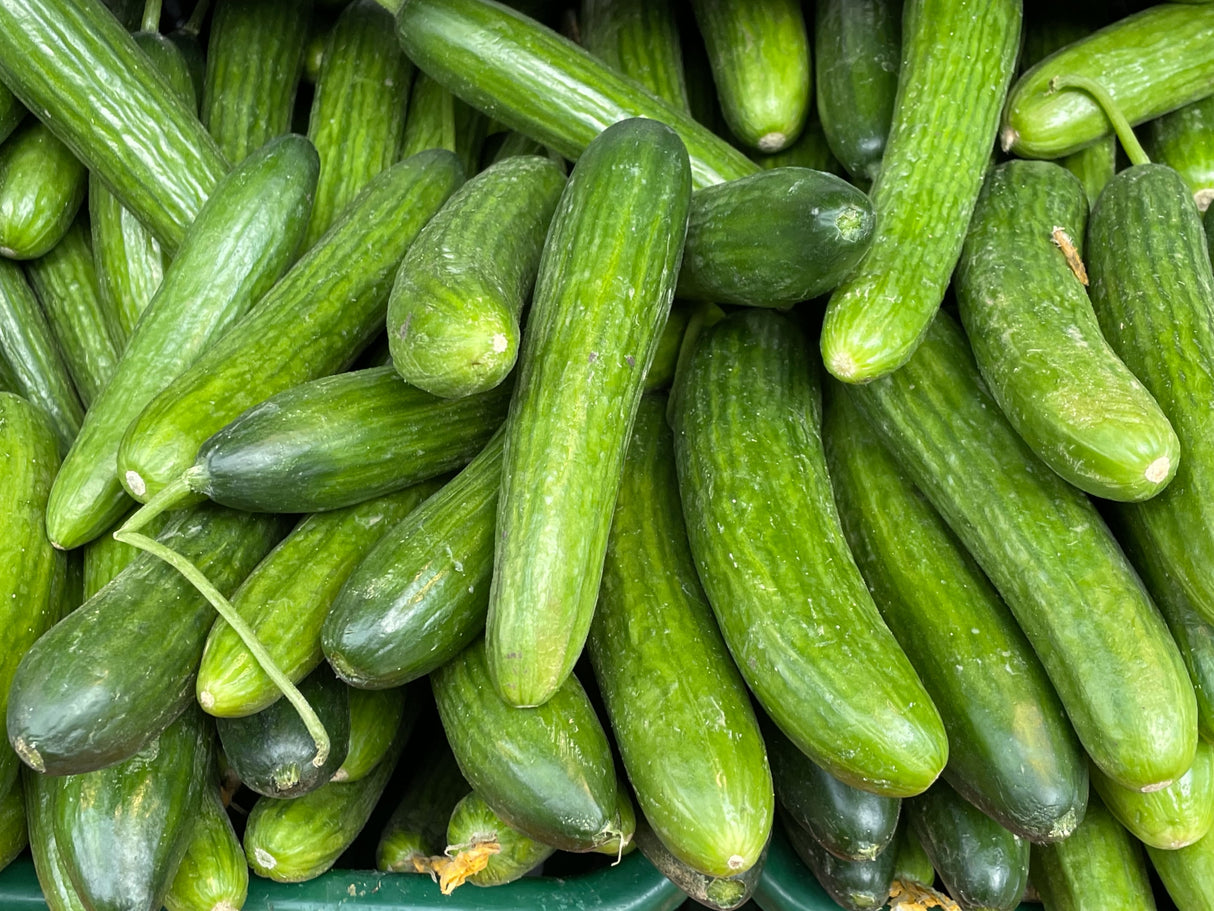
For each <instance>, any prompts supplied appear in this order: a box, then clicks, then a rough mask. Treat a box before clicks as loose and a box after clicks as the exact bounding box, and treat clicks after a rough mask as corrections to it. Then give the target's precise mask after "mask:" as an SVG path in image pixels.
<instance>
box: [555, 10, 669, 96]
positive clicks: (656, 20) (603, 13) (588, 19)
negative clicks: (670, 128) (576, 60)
mask: <svg viewBox="0 0 1214 911" xmlns="http://www.w3.org/2000/svg"><path fill="white" fill-rule="evenodd" d="M676 11H677V6H676V4H675V3H673V2H672V0H660V2H656V3H655V2H649V0H582V3H581V6H580V7H579V9H578V31H579V38H580V41H581V44H582V47H584V48H586V50H588V51H590V53H592V54H594V56H596V57H598V58H599V59H601V60H603V61H604V62H605V63H607V65H608V66H611V67H612V68H613V69H617V70H619V71H620V72H621V73H623V74H624V75H625V76H627V77H629V78H630V79H635V80H636V81H637V82H639V83H640V84H641V85H643V86H644V87H645V88H646V89H648V90H649V91H650V92H652V93H653V94H655V95H657V96H658V97H659V98H661V99H662V100H664V101H666V102H667V103H669V104H671V105H673V106H674V107H676V108H678V109H680V110H683V111H690V109H691V107H690V104H689V102H688V100H687V78H686V76H685V74H684V72H683V49H682V44H681V41H680V38H679V23H678V16H677V14H676Z"/></svg>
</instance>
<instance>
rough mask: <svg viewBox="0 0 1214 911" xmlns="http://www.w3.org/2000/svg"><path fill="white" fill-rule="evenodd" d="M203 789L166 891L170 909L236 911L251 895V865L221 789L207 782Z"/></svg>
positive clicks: (179, 910)
mask: <svg viewBox="0 0 1214 911" xmlns="http://www.w3.org/2000/svg"><path fill="white" fill-rule="evenodd" d="M202 790H203V793H202V795H201V796H200V797H199V802H198V812H197V815H196V816H195V817H194V824H193V826H192V827H191V829H190V837H189V841H188V842H187V843H186V849H185V854H184V856H182V858H181V863H179V864H178V865H177V872H176V873H174V874H173V879H172V882H170V884H169V888H168V891H166V892H165V893H164V907H165V908H166V909H167V911H234V909H237V908H241V907H243V906H244V903H245V900H246V899H247V898H248V893H249V865H248V863H246V862H245V859H244V850H243V849H242V848H241V846H240V839H239V838H237V837H236V829H235V828H234V827H233V826H232V820H231V818H230V817H229V816H228V811H227V810H226V809H225V808H224V806H223V803H222V802H221V799H220V794H219V788H218V787H217V786H216V785H215V784H214V783H212V782H211V781H206V782H204V783H203V789H202ZM225 902H226V904H225Z"/></svg>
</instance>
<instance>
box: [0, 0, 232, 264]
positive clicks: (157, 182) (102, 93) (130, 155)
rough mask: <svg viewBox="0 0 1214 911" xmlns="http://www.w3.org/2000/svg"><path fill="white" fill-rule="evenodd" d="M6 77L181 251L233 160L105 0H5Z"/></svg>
mask: <svg viewBox="0 0 1214 911" xmlns="http://www.w3.org/2000/svg"><path fill="white" fill-rule="evenodd" d="M0 79H2V80H3V81H4V82H5V83H7V84H8V87H9V88H10V89H12V91H13V94H14V95H16V96H17V97H18V98H19V99H20V100H21V102H22V103H23V104H24V105H25V106H26V107H27V108H30V109H31V110H35V111H38V114H39V117H40V118H41V119H42V120H43V121H44V122H45V123H46V124H47V126H49V127H50V129H51V131H52V132H53V133H54V134H55V135H56V136H58V137H59V139H60V140H61V141H62V142H63V143H64V144H65V145H66V146H67V147H68V148H69V149H71V151H72V152H73V154H75V156H76V157H77V158H79V159H80V161H81V162H82V163H83V164H85V165H86V166H87V167H88V169H89V170H90V171H96V172H97V174H98V176H99V177H100V178H101V179H102V180H103V181H104V182H105V184H106V185H107V186H109V187H110V189H111V190H113V191H114V193H115V195H117V197H118V198H119V200H120V201H121V202H122V203H123V204H124V205H125V206H127V207H128V208H129V209H130V210H131V211H132V212H133V213H135V215H136V217H137V218H139V220H140V221H141V222H143V223H144V224H145V225H147V227H148V229H149V230H150V231H151V232H152V234H153V235H154V236H155V237H156V239H157V240H158V241H160V242H161V243H162V244H164V245H165V246H166V247H167V248H168V249H169V250H170V251H171V250H176V248H177V247H178V246H179V245H180V243H181V241H182V238H183V237H184V235H185V231H186V228H187V227H189V226H190V224H191V223H192V222H193V221H194V218H195V217H196V216H197V215H198V211H199V210H200V209H201V208H202V204H203V202H204V201H205V200H206V198H207V197H208V196H209V195H210V193H211V191H212V190H214V189H215V186H216V184H218V183H219V180H220V178H221V177H222V176H223V175H224V174H225V173H226V171H227V163H226V162H225V161H224V159H223V156H222V155H221V154H220V152H219V149H218V148H217V147H216V145H215V143H214V141H213V140H212V139H211V138H210V136H209V135H208V134H207V132H206V129H205V128H204V127H203V125H202V123H201V122H200V121H199V120H198V118H197V116H195V114H194V112H193V111H191V110H190V109H189V108H188V107H187V106H186V105H185V103H184V102H182V101H181V100H180V99H179V98H178V97H177V96H176V95H175V94H174V93H173V90H172V88H171V87H170V85H169V83H168V81H167V80H166V79H165V77H164V76H162V75H161V74H160V73H159V72H158V71H157V70H156V67H155V65H154V64H153V63H152V61H151V60H150V59H149V58H148V57H147V55H146V54H144V53H142V52H141V51H140V50H139V47H138V45H137V44H136V43H135V41H134V39H133V38H132V37H131V36H130V35H129V34H127V32H126V30H125V29H124V28H123V26H122V24H121V23H120V22H119V21H118V20H117V19H115V18H114V17H113V16H112V15H110V12H109V10H107V9H106V7H105V6H104V5H103V4H102V3H101V2H99V0H5V3H3V4H2V5H0Z"/></svg>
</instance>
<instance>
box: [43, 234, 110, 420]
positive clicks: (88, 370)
mask: <svg viewBox="0 0 1214 911" xmlns="http://www.w3.org/2000/svg"><path fill="white" fill-rule="evenodd" d="M25 271H26V275H27V276H28V277H29V281H30V284H31V285H32V286H33V288H34V293H35V294H37V295H38V300H39V301H40V302H41V303H42V310H43V312H44V313H45V314H46V318H47V322H49V323H50V326H51V332H52V334H53V335H54V336H55V340H56V341H57V342H58V343H59V350H60V352H61V353H62V354H63V358H64V361H65V362H66V364H67V368H68V372H69V373H70V374H71V376H72V381H73V385H74V386H75V387H76V391H77V393H78V394H79V396H80V401H81V403H82V404H83V405H84V407H85V408H87V407H88V406H89V403H90V402H92V401H93V399H95V398H96V397H97V396H98V395H99V394H100V393H101V390H102V389H103V388H104V386H105V384H106V383H107V382H109V379H110V377H111V376H113V374H114V369H115V368H116V367H117V366H118V358H119V357H120V356H121V353H122V349H123V347H124V346H125V344H126V337H125V333H124V332H123V330H122V325H121V323H120V322H119V320H118V314H117V312H115V311H113V310H111V309H109V308H108V307H106V306H105V303H104V302H103V301H102V299H101V286H100V284H99V283H98V280H97V268H96V266H95V265H94V262H93V250H92V247H91V246H90V244H89V230H88V225H87V224H85V223H84V222H82V221H76V222H75V223H74V224H73V225H72V227H70V228H69V229H68V230H67V233H66V234H64V235H63V237H62V238H61V239H60V241H59V243H57V244H55V246H54V247H53V248H52V249H51V250H50V251H48V252H47V253H46V254H45V255H43V256H41V257H39V258H38V259H35V260H32V261H31V262H29V263H27V264H26V266H25Z"/></svg>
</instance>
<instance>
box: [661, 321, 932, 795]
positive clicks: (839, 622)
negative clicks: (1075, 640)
mask: <svg viewBox="0 0 1214 911" xmlns="http://www.w3.org/2000/svg"><path fill="white" fill-rule="evenodd" d="M685 358H686V364H681V365H680V374H679V375H677V376H676V377H675V384H674V390H673V392H672V395H671V413H670V415H669V417H670V421H671V427H672V428H673V430H674V433H675V455H676V459H677V465H678V476H679V492H680V494H681V495H682V502H683V511H684V515H685V517H686V521H687V533H688V538H689V540H690V542H691V552H692V555H693V556H694V557H695V561H696V569H697V570H698V571H699V575H700V581H701V582H702V583H703V585H704V590H705V592H706V593H707V595H708V600H709V603H710V604H711V605H712V608H713V612H714V613H715V614H716V617H717V622H718V623H719V624H720V626H721V632H722V633H723V634H724V636H725V642H726V644H727V645H728V646H729V649H730V652H731V653H732V654H733V657H734V662H735V663H736V664H737V665H738V667H739V669H740V670H741V671H742V676H743V678H744V679H745V680H746V682H747V684H748V685H749V686H750V688H751V690H752V691H753V692H754V694H755V696H756V697H757V698H758V701H759V703H760V704H761V705H762V706H763V709H764V710H765V711H766V712H767V714H768V715H769V716H770V717H771V719H772V720H773V721H774V722H775V723H776V724H777V725H778V726H779V727H780V729H781V730H783V731H784V733H785V734H786V735H788V737H789V739H790V740H792V742H793V743H794V744H796V746H797V747H798V748H799V749H801V750H802V751H803V752H805V753H806V755H808V756H809V757H810V758H811V759H813V760H814V761H815V762H816V763H818V764H819V765H821V766H822V767H823V768H825V769H826V770H827V771H828V772H830V773H831V774H832V775H834V776H835V777H836V778H839V779H841V780H843V781H844V782H846V783H848V784H851V785H854V786H856V787H861V788H865V789H868V790H871V791H874V792H876V793H879V794H884V795H886V796H891V797H901V796H906V795H908V794H917V793H919V792H920V791H923V790H925V789H926V788H927V786H928V785H929V784H931V782H932V781H934V780H935V778H936V776H937V775H939V774H940V771H941V769H943V768H944V764H945V760H946V759H947V756H948V742H947V739H946V737H945V732H944V727H943V725H942V723H941V720H940V716H939V714H938V713H937V711H936V708H935V706H934V705H933V704H932V701H931V699H930V698H929V696H928V694H927V692H926V691H925V690H924V689H923V684H922V683H921V682H920V681H919V678H918V676H917V675H916V673H915V671H914V669H913V668H912V667H911V664H910V662H909V661H908V660H907V658H906V655H905V654H903V652H902V650H901V649H900V648H899V647H898V643H897V642H896V641H895V639H894V637H893V634H892V633H890V631H889V629H888V627H886V625H885V624H884V622H883V621H882V620H881V615H880V613H879V612H878V610H877V607H876V605H875V604H874V603H873V600H872V597H871V596H870V595H869V593H868V590H867V588H865V585H864V580H863V578H861V576H860V571H859V569H858V568H857V567H856V564H855V561H854V560H853V559H852V556H851V553H850V552H849V551H848V549H847V543H846V541H845V540H844V537H843V529H842V528H841V527H840V525H839V516H838V513H837V511H836V508H835V502H834V497H833V494H832V493H831V489H830V480H829V477H828V474H827V469H826V458H825V454H824V452H823V449H822V436H821V428H820V423H821V393H820V386H819V378H818V372H817V370H816V366H815V362H814V361H811V359H810V353H809V349H808V346H807V344H806V341H805V338H804V337H803V336H802V335H801V333H800V331H799V330H798V329H797V327H796V326H795V325H794V324H793V323H792V322H791V321H790V320H788V318H786V317H784V316H782V315H780V314H777V313H773V312H772V311H769V310H755V309H751V310H743V311H736V312H735V313H733V314H731V315H730V316H729V317H728V318H726V319H724V320H722V321H721V322H718V323H716V324H715V325H713V326H710V327H707V328H704V329H702V330H701V331H700V333H699V335H698V337H697V338H696V340H695V342H694V348H693V349H692V350H691V351H690V352H688V353H687V354H686V355H685Z"/></svg>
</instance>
